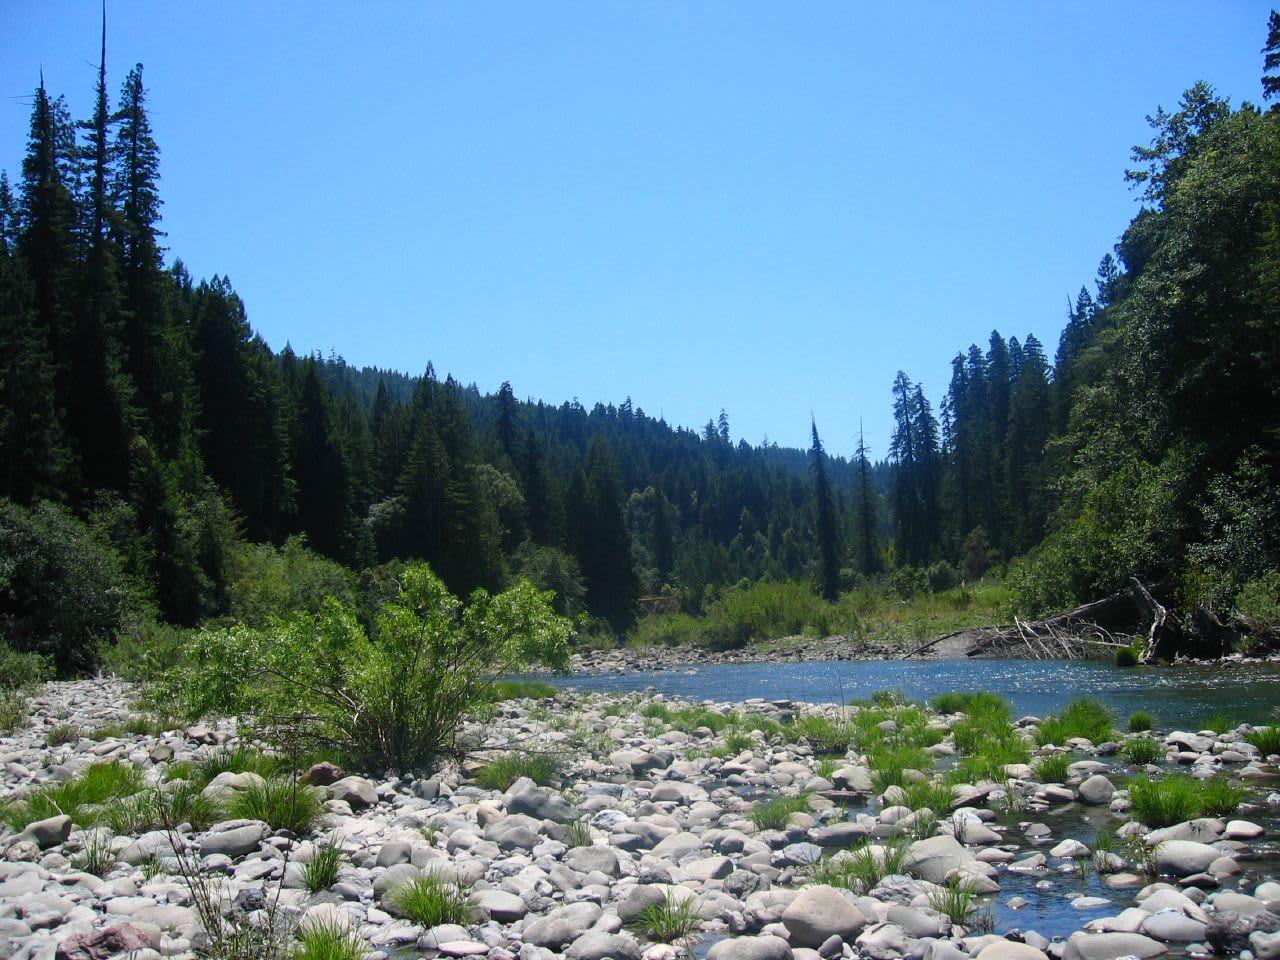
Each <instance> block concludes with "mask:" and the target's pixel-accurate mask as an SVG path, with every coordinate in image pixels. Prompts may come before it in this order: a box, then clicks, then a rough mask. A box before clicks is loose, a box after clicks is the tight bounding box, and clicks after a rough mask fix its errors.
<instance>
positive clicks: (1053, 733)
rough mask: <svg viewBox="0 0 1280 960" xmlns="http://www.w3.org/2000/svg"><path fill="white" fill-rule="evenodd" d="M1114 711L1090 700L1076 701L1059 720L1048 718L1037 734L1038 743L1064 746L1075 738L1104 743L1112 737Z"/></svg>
mask: <svg viewBox="0 0 1280 960" xmlns="http://www.w3.org/2000/svg"><path fill="white" fill-rule="evenodd" d="M1111 726H1112V717H1111V711H1110V710H1108V709H1107V708H1106V706H1105V705H1103V704H1102V703H1100V702H1099V701H1097V700H1093V699H1091V698H1089V697H1076V698H1075V699H1073V700H1072V701H1071V702H1070V703H1069V704H1067V708H1066V709H1065V710H1063V711H1062V713H1061V715H1059V716H1050V717H1047V718H1046V719H1045V720H1044V722H1043V723H1041V724H1040V726H1039V728H1038V729H1037V730H1036V743H1037V744H1038V745H1039V746H1044V745H1045V744H1048V743H1053V744H1057V745H1059V746H1061V745H1062V744H1064V743H1066V741H1067V740H1069V739H1071V738H1072V737H1083V738H1084V739H1086V740H1089V741H1090V742H1092V743H1095V744H1097V743H1103V742H1104V741H1106V740H1108V739H1110V738H1111V735H1112V730H1111Z"/></svg>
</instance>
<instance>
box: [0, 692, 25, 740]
mask: <svg viewBox="0 0 1280 960" xmlns="http://www.w3.org/2000/svg"><path fill="white" fill-rule="evenodd" d="M26 721H27V698H26V697H24V696H23V695H22V694H20V693H17V692H10V691H6V692H4V693H0V736H6V735H8V734H10V733H12V732H13V731H15V730H17V729H18V727H20V726H22V725H23V724H25V723H26Z"/></svg>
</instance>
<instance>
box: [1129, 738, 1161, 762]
mask: <svg viewBox="0 0 1280 960" xmlns="http://www.w3.org/2000/svg"><path fill="white" fill-rule="evenodd" d="M1120 759H1122V760H1123V761H1124V762H1125V763H1129V764H1133V765H1134V766H1137V767H1141V766H1145V765H1146V764H1148V763H1159V762H1160V761H1161V760H1163V759H1164V748H1163V747H1161V746H1160V744H1158V743H1156V742H1155V741H1154V740H1148V739H1147V738H1146V737H1139V738H1137V739H1136V740H1126V741H1125V742H1124V743H1123V744H1122V745H1121V746H1120Z"/></svg>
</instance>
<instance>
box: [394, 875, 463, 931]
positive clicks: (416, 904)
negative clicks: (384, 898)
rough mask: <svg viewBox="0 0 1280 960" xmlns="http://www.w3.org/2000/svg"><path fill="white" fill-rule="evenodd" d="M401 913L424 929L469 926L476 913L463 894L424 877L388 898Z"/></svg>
mask: <svg viewBox="0 0 1280 960" xmlns="http://www.w3.org/2000/svg"><path fill="white" fill-rule="evenodd" d="M388 899H389V900H390V901H391V903H392V904H393V905H394V906H395V907H396V908H397V909H399V911H400V912H401V913H402V914H404V915H405V916H406V917H408V918H409V919H410V920H412V921H413V922H414V923H416V924H418V925H419V926H422V927H428V928H430V927H438V926H439V925H440V924H442V923H458V924H467V923H470V922H471V919H472V910H471V907H470V906H469V905H468V904H467V898H466V896H465V895H464V894H463V892H462V891H461V890H460V889H459V888H458V887H457V886H456V885H455V884H452V883H449V882H447V881H445V880H442V879H441V878H440V877H438V876H436V875H434V874H429V873H428V874H422V875H419V876H417V877H414V878H413V879H412V880H410V881H408V882H407V883H403V884H401V885H400V886H398V887H394V888H392V891H391V894H390V896H389V898H388Z"/></svg>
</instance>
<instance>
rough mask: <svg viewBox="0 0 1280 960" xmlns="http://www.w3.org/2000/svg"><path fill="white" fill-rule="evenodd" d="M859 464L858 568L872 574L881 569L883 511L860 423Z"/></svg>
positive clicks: (856, 500)
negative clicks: (880, 539)
mask: <svg viewBox="0 0 1280 960" xmlns="http://www.w3.org/2000/svg"><path fill="white" fill-rule="evenodd" d="M854 462H855V463H856V465H857V471H858V473H857V478H856V480H855V482H856V483H857V485H858V489H857V497H856V498H855V500H854V527H855V530H856V533H857V538H858V569H859V570H861V571H862V573H863V574H864V575H866V576H868V577H870V576H874V575H875V574H877V573H879V572H880V545H879V542H878V541H879V537H878V536H877V533H876V531H877V529H878V527H879V523H880V521H879V516H878V514H879V511H878V510H877V509H876V492H875V488H874V487H873V486H872V483H871V458H870V455H869V451H868V450H867V444H866V440H865V438H864V437H863V434H862V423H861V422H859V423H858V450H857V453H856V454H855V457H854Z"/></svg>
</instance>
